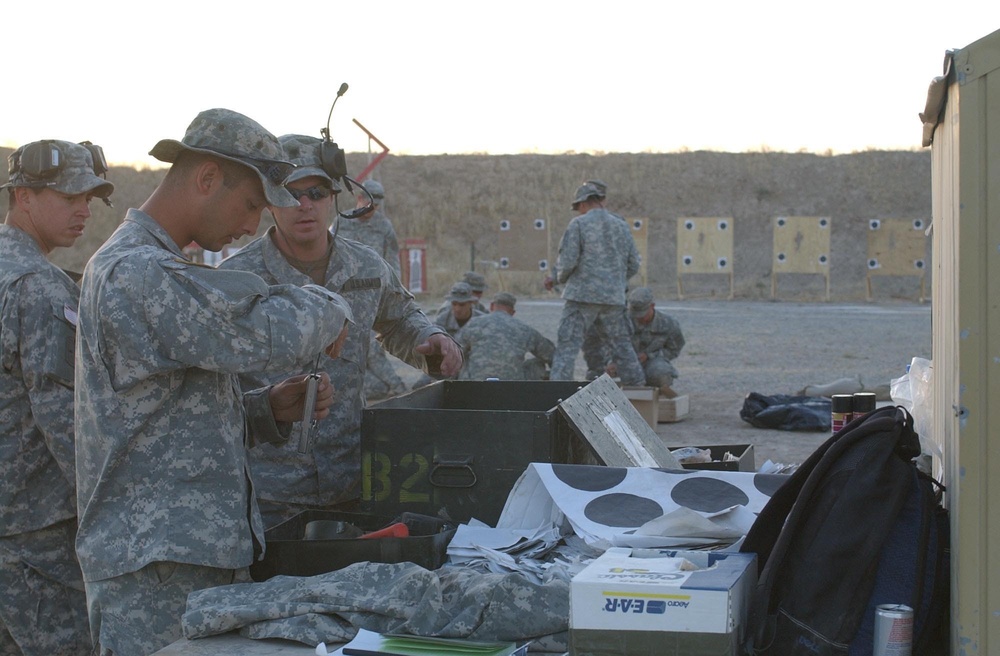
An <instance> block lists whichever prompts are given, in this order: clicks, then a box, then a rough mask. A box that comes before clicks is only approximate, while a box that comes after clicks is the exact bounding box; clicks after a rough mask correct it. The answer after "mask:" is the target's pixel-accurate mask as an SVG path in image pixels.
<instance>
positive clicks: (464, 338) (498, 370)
mask: <svg viewBox="0 0 1000 656" xmlns="http://www.w3.org/2000/svg"><path fill="white" fill-rule="evenodd" d="M516 303H517V299H516V298H515V297H514V295H513V294H509V293H507V292H500V293H498V294H497V295H496V296H494V297H493V301H492V302H491V303H490V313H489V314H486V315H482V316H478V317H473V318H472V319H471V320H470V321H469V323H467V324H465V326H464V327H463V328H462V329H461V330H459V331H458V334H457V335H456V336H455V339H457V340H458V343H459V344H461V346H462V349H463V351H465V367H464V368H463V369H462V372H461V373H460V374H459V379H461V380H484V379H486V378H499V379H500V380H542V379H544V378H546V377H547V376H546V371H545V369H546V366H547V365H550V364H552V356H553V354H554V353H555V350H556V347H555V344H553V343H552V341H551V340H550V339H548V338H547V337H545V336H543V335H542V334H541V333H540V332H538V331H537V330H535V329H534V328H532V327H531V326H529V325H528V324H526V323H524V322H523V321H521V320H520V319H516V318H515V317H514V314H515V312H516V310H515V305H516ZM526 355H530V356H531V357H529V358H528V359H525V356H526Z"/></svg>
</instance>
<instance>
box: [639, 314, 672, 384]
mask: <svg viewBox="0 0 1000 656" xmlns="http://www.w3.org/2000/svg"><path fill="white" fill-rule="evenodd" d="M632 330H633V335H632V347H633V348H634V349H635V352H636V353H637V354H638V353H645V354H646V357H647V359H646V361H645V362H643V363H642V369H643V371H644V372H645V374H646V385H650V386H652V387H663V386H669V385H670V384H671V383H673V382H674V379H675V378H677V377H678V376H679V375H680V374H678V373H677V369H676V368H675V367H674V365H673V360H675V359H676V358H677V356H678V355H680V354H681V349H683V348H684V334H683V333H682V332H681V325H680V324H679V323H677V320H676V319H674V318H673V317H671V316H669V315H667V314H664V313H663V312H660V311H659V310H654V311H653V320H652V321H650V322H649V323H648V324H646V325H643V324H641V323H639V322H638V321H636V320H635V319H634V318H633V319H632Z"/></svg>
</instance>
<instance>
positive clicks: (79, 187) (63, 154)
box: [0, 139, 115, 198]
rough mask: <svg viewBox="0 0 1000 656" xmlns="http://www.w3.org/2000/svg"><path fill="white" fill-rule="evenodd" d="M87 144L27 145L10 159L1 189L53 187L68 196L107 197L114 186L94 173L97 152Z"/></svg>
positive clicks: (54, 141)
mask: <svg viewBox="0 0 1000 656" xmlns="http://www.w3.org/2000/svg"><path fill="white" fill-rule="evenodd" d="M88 145H90V142H84V143H83V144H75V143H73V142H72V141H59V140H56V139H46V140H44V141H33V142H31V143H28V144H24V145H23V146H21V147H20V148H18V149H17V150H15V151H14V152H13V153H11V154H10V157H8V158H7V164H8V175H9V180H8V181H7V183H6V184H4V185H2V186H0V189H6V188H8V187H10V188H13V187H31V188H34V189H54V190H56V191H58V192H60V193H63V194H67V195H69V196H75V195H77V194H84V193H92V194H93V195H95V196H97V197H98V198H107V197H108V196H110V195H111V192H113V191H114V190H115V186H114V185H113V184H111V183H110V182H108V181H107V180H105V179H104V178H101V177H98V176H97V175H96V174H95V172H94V155H93V153H92V152H91V151H90V148H88V147H87V146H88ZM91 147H93V148H96V146H91ZM98 152H99V153H100V151H98ZM29 159H30V160H32V161H30V162H29V161H28V160H29ZM101 159H102V160H103V156H102V157H101ZM102 167H103V161H102Z"/></svg>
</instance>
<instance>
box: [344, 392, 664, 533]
mask: <svg viewBox="0 0 1000 656" xmlns="http://www.w3.org/2000/svg"><path fill="white" fill-rule="evenodd" d="M637 450H638V451H642V452H643V453H648V454H651V455H649V456H648V457H649V458H651V459H655V460H656V461H657V462H658V463H663V462H666V461H673V462H676V459H674V458H673V456H672V455H670V452H669V451H668V450H667V449H666V447H665V446H663V444H662V442H661V441H660V440H659V438H658V437H657V436H656V434H655V433H654V432H652V429H650V428H649V426H648V425H647V424H646V422H645V421H644V420H643V419H642V417H641V416H640V415H639V413H638V412H637V411H636V410H635V408H634V407H633V406H632V404H631V403H630V402H629V400H628V399H626V398H625V396H624V395H623V394H622V392H621V390H620V389H619V388H618V387H617V385H615V383H614V382H612V380H611V379H610V378H608V377H607V376H602V377H600V378H598V379H597V380H595V381H593V382H590V383H582V382H574V381H454V380H445V381H437V382H435V383H432V384H430V385H428V386H426V387H422V388H420V389H417V390H414V391H412V392H410V393H409V394H404V395H402V396H398V397H395V398H392V399H387V400H386V401H382V402H380V403H376V404H373V405H371V406H369V407H368V408H366V409H365V410H364V413H363V415H362V420H361V451H362V454H361V458H362V462H361V482H362V492H361V498H362V508H364V509H365V510H366V511H368V512H375V513H381V514H387V513H389V514H394V513H399V512H404V511H409V512H415V513H421V514H424V515H431V516H436V517H442V518H445V519H448V520H451V521H454V522H467V521H468V520H469V519H471V518H476V519H478V520H481V521H483V522H486V523H488V524H490V525H491V526H495V525H496V522H497V519H498V518H499V517H500V513H501V511H502V510H503V507H504V504H505V502H506V501H507V495H508V494H509V493H510V490H511V488H512V487H513V486H514V483H515V482H517V479H518V478H519V477H520V476H521V474H522V473H524V470H525V469H526V468H527V466H528V464H529V463H532V462H558V463H572V464H601V465H613V466H628V465H630V464H633V465H634V464H642V463H635V462H634V454H635V453H636V451H637ZM652 466H656V464H655V463H654V464H653V465H652Z"/></svg>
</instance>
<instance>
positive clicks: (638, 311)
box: [628, 287, 653, 319]
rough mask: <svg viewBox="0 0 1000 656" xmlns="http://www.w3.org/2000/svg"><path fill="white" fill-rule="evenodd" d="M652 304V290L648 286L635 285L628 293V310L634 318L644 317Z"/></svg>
mask: <svg viewBox="0 0 1000 656" xmlns="http://www.w3.org/2000/svg"><path fill="white" fill-rule="evenodd" d="M652 304H653V290H652V289H650V288H649V287H636V288H635V289H633V290H632V291H631V292H629V294H628V311H629V313H631V315H632V317H633V318H635V319H640V318H642V317H644V316H645V315H646V312H647V311H648V310H649V306H650V305H652Z"/></svg>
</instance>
